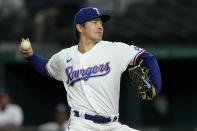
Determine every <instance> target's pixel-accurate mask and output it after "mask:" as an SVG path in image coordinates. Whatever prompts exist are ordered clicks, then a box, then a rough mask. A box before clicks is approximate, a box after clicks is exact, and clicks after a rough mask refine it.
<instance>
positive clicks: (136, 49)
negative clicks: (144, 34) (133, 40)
mask: <svg viewBox="0 0 197 131" xmlns="http://www.w3.org/2000/svg"><path fill="white" fill-rule="evenodd" d="M133 48H134V50H135V51H136V55H135V57H134V59H133V65H135V64H136V61H137V59H138V58H139V57H140V56H141V55H142V54H144V53H145V52H146V51H145V50H144V49H143V48H140V47H137V46H133Z"/></svg>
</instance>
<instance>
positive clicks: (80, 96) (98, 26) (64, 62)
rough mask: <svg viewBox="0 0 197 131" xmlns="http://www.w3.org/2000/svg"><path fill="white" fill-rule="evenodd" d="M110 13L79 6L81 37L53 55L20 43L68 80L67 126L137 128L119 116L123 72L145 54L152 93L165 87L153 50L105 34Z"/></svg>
mask: <svg viewBox="0 0 197 131" xmlns="http://www.w3.org/2000/svg"><path fill="white" fill-rule="evenodd" d="M109 19H110V16H109V15H105V14H101V13H100V12H99V11H98V9H97V8H94V7H86V8H82V9H80V10H79V11H78V12H77V13H76V15H75V18H74V22H73V26H74V29H75V31H76V36H77V37H78V39H79V43H77V45H75V46H72V47H70V48H67V49H63V50H61V51H60V52H58V53H57V54H54V55H53V56H52V57H51V58H50V59H47V58H43V57H40V56H38V55H37V54H36V53H35V52H33V49H32V48H31V47H30V48H25V49H23V46H20V47H19V51H20V53H21V54H22V55H23V56H24V57H25V58H26V59H27V60H28V61H29V62H30V64H31V65H32V66H33V67H34V68H35V69H36V70H37V71H38V72H40V73H41V74H43V75H45V76H50V77H52V78H54V79H57V80H59V81H62V82H63V84H64V86H65V89H66V91H67V100H68V104H69V106H70V107H71V116H70V120H69V124H68V127H67V129H66V130H68V131H135V129H133V128H130V127H128V126H127V125H122V124H121V123H119V122H118V121H119V96H120V78H121V74H122V73H123V72H124V71H125V70H126V68H127V66H128V65H133V66H135V65H138V64H139V63H141V62H142V60H143V62H142V63H141V65H142V66H144V67H147V68H148V69H149V70H150V74H151V80H152V83H153V85H154V88H152V89H153V90H152V91H153V93H152V96H153V97H155V96H156V95H158V94H159V93H160V90H161V75H160V70H159V67H158V63H157V60H156V58H155V57H154V56H153V55H152V54H150V53H148V52H146V51H145V50H144V49H142V48H139V47H137V46H134V45H131V46H130V45H127V44H125V43H121V42H109V41H103V40H102V37H103V30H104V29H103V23H104V22H106V21H108V20H109ZM22 42H30V41H29V39H26V40H25V39H22ZM145 83H147V84H148V82H145Z"/></svg>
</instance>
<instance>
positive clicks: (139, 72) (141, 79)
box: [129, 61, 156, 100]
mask: <svg viewBox="0 0 197 131" xmlns="http://www.w3.org/2000/svg"><path fill="white" fill-rule="evenodd" d="M141 63H142V61H141V62H140V64H139V65H137V66H134V67H133V68H130V69H129V75H130V79H131V83H132V85H133V86H134V87H135V88H136V90H137V93H138V94H139V95H141V97H142V99H144V100H152V99H153V98H154V97H155V95H156V94H155V87H154V86H153V84H152V81H151V77H150V71H149V69H147V68H146V67H142V66H141Z"/></svg>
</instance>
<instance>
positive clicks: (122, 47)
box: [115, 42, 145, 72]
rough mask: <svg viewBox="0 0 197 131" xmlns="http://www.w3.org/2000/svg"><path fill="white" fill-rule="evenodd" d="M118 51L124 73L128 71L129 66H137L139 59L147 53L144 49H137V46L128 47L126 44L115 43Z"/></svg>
mask: <svg viewBox="0 0 197 131" xmlns="http://www.w3.org/2000/svg"><path fill="white" fill-rule="evenodd" d="M115 44H116V50H117V52H118V53H119V54H118V55H119V58H120V59H121V60H120V61H121V63H120V65H121V69H122V72H123V71H125V70H126V68H127V66H128V65H135V64H136V61H137V59H138V58H139V57H140V56H141V55H142V54H144V53H145V50H144V49H143V48H140V47H137V46H135V45H128V44H125V43H121V42H118V43H115Z"/></svg>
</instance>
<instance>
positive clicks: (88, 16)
mask: <svg viewBox="0 0 197 131" xmlns="http://www.w3.org/2000/svg"><path fill="white" fill-rule="evenodd" d="M98 17H100V18H101V19H102V21H103V22H107V21H108V20H109V19H110V18H111V17H110V16H109V15H106V14H101V13H100V12H99V11H98V9H97V8H95V7H86V8H82V9H80V10H79V11H78V12H77V13H76V15H75V18H74V22H73V27H74V28H76V25H77V24H82V23H84V22H86V21H88V20H92V19H95V18H98Z"/></svg>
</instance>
